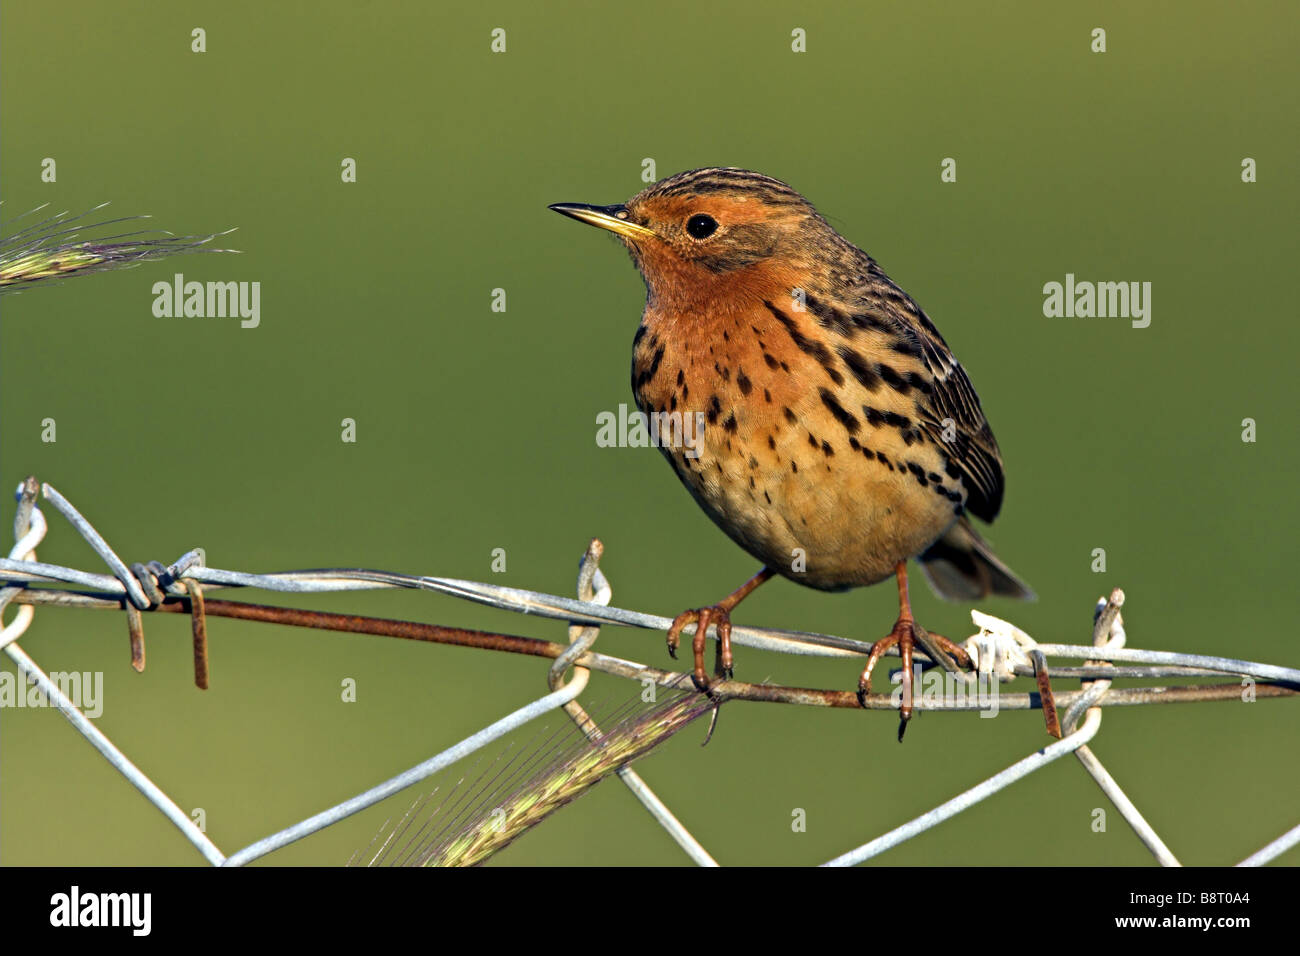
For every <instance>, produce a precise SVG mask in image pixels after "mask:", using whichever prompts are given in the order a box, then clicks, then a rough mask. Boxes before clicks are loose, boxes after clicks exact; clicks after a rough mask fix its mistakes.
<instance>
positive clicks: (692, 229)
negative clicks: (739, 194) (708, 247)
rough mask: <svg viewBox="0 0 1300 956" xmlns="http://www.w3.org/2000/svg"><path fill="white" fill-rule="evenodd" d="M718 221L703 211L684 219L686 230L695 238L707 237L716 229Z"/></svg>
mask: <svg viewBox="0 0 1300 956" xmlns="http://www.w3.org/2000/svg"><path fill="white" fill-rule="evenodd" d="M717 228H718V221H717V220H716V219H714V218H713V217H712V216H706V215H704V214H703V213H699V214H698V215H694V216H691V218H690V219H687V220H686V231H687V232H689V233H690V234H691V235H692V236H694V237H695V238H696V239H707V238H709V236H711V235H713V233H714V232H716V231H717Z"/></svg>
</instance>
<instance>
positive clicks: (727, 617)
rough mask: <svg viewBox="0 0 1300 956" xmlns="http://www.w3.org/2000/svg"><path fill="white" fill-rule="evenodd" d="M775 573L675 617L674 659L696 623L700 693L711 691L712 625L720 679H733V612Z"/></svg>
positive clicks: (671, 640)
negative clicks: (707, 652)
mask: <svg viewBox="0 0 1300 956" xmlns="http://www.w3.org/2000/svg"><path fill="white" fill-rule="evenodd" d="M775 573H776V572H774V571H773V570H772V569H771V568H763V569H762V570H761V571H759V572H758V573H757V574H756V575H754V576H753V577H752V578H750V579H749V580H748V581H746V582H745V583H744V584H742V585H741V586H740V587H738V588H736V590H734V591H732V592H731V593H730V594H728V595H727V596H726V597H725V598H723V599H722V600H721V601H719V602H718V603H717V604H713V605H710V606H709V607H701V608H696V609H694V610H690V611H683V612H682V613H681V614H678V615H677V617H675V618H673V624H672V627H670V628H669V629H668V653H669V654H670V655H672V657H673V658H676V657H677V644H678V642H679V641H680V639H681V635H682V629H683V628H684V627H686V625H687V624H691V623H694V624H695V639H694V640H693V641H692V642H691V649H692V650H693V651H694V652H695V670H694V671H692V673H691V680H693V681H694V682H695V686H696V687H697V688H698V689H699V690H701V691H705V692H707V691H708V689H709V678H708V675H707V674H706V673H705V672H704V641H705V637H706V636H707V635H708V633H709V624H710V623H712V624H713V625H714V626H715V627H716V628H717V629H718V658H717V663H718V666H717V671H718V676H720V677H730V676H731V675H732V671H733V667H732V663H733V662H732V657H731V612H732V610H733V609H734V608H735V607H736V605H737V604H739V603H740V602H741V601H743V600H745V598H747V597H749V594H750V592H752V591H753V590H754V589H755V588H756V587H758V586H759V585H760V584H762V583H763V582H764V581H766V580H768V578H770V577H772V575H773V574H775Z"/></svg>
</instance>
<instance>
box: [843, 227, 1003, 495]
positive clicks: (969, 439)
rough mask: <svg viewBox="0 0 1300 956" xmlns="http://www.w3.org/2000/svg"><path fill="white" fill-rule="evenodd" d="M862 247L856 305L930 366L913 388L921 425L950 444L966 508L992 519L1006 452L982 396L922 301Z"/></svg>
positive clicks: (937, 439)
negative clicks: (925, 381) (924, 380)
mask: <svg viewBox="0 0 1300 956" xmlns="http://www.w3.org/2000/svg"><path fill="white" fill-rule="evenodd" d="M858 252H859V255H860V257H861V258H859V259H858V261H857V262H855V263H854V265H855V266H857V269H856V270H855V271H857V272H858V277H857V278H858V279H859V281H858V282H856V283H854V285H853V287H852V289H851V292H850V296H849V298H850V299H851V301H852V306H853V308H854V309H856V310H858V311H859V312H860V314H861V315H862V317H863V319H864V320H865V321H867V322H868V323H873V324H874V323H879V324H886V325H888V326H890V327H891V329H892V331H893V332H894V334H895V335H896V336H898V338H899V340H900V342H901V343H903V345H901V346H895V348H897V349H898V350H899V351H902V352H907V353H910V354H912V355H913V356H914V357H915V358H916V359H917V360H918V361H919V362H920V363H921V364H922V365H924V367H925V369H926V370H927V371H928V372H929V376H930V380H929V386H930V387H929V388H928V389H925V388H921V389H917V390H914V392H913V396H914V398H915V400H916V410H917V417H918V419H919V424H920V426H921V429H922V430H923V431H924V432H925V433H926V435H927V436H929V438H930V439H931V440H932V441H935V442H936V443H939V445H940V447H946V448H947V449H949V458H950V460H951V462H952V463H953V465H955V466H956V468H957V469H958V470H959V471H960V472H961V477H962V482H963V484H964V485H965V488H966V491H967V499H966V510H968V511H969V512H970V513H971V514H973V515H975V516H976V517H979V518H982V519H984V520H985V521H992V520H993V519H994V518H995V517H996V516H997V513H998V510H999V509H1000V508H1001V507H1002V492H1003V487H1004V478H1003V474H1002V455H1001V453H1000V452H999V451H998V443H997V441H996V440H995V439H994V437H993V431H992V429H990V428H989V423H988V421H987V420H986V419H985V418H984V411H983V409H981V408H980V400H979V396H978V395H976V394H975V388H974V386H972V385H971V382H970V379H969V378H968V377H967V375H966V370H965V369H963V368H962V367H961V364H960V363H958V361H957V359H956V358H954V357H953V354H952V352H951V351H950V350H949V349H948V344H947V343H946V342H944V340H943V336H941V335H940V334H939V330H938V329H936V328H935V327H934V323H933V322H931V321H930V319H929V318H928V317H927V316H926V314H925V313H924V312H922V311H921V308H920V306H918V305H917V304H916V303H915V302H914V301H912V298H911V296H909V295H908V294H907V293H906V292H904V291H903V290H902V289H900V288H899V287H898V286H896V285H895V284H894V283H893V281H892V280H890V278H889V277H888V276H886V275H885V273H884V272H883V271H882V270H881V269H880V267H879V266H878V265H876V263H875V261H874V260H872V259H871V258H870V257H869V256H867V255H866V253H863V252H861V250H858Z"/></svg>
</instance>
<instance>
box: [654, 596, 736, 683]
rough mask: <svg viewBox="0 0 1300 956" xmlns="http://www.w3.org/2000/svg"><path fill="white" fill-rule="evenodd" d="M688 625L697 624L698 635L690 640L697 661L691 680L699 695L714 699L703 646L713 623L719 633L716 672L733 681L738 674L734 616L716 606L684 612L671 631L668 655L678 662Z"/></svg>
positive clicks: (675, 620) (674, 619) (678, 617)
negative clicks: (733, 645)
mask: <svg viewBox="0 0 1300 956" xmlns="http://www.w3.org/2000/svg"><path fill="white" fill-rule="evenodd" d="M687 624H694V625H695V634H694V636H693V637H692V639H691V650H692V651H693V652H694V658H695V667H694V669H693V670H692V671H691V681H692V682H693V683H694V684H695V687H696V689H697V690H698V691H699V692H700V693H702V694H709V695H710V696H712V694H711V692H710V688H711V687H712V682H711V681H710V680H709V676H708V674H707V672H706V671H705V670H704V645H705V641H706V639H707V637H708V633H709V625H710V624H713V625H714V626H715V627H716V628H717V631H718V659H717V667H716V672H717V675H718V676H719V677H721V678H723V679H730V678H731V677H732V675H733V674H734V673H735V666H734V663H733V661H732V657H731V614H730V612H729V610H728V609H727V608H725V607H722V606H720V605H717V604H715V605H713V606H711V607H702V608H696V609H694V610H690V611H683V612H682V613H681V614H678V615H677V617H675V618H673V623H672V626H671V627H670V628H668V653H669V655H670V656H671V657H672V658H673V659H674V660H676V659H677V646H678V644H679V643H680V642H681V635H682V631H683V630H684V629H685V627H686V625H687Z"/></svg>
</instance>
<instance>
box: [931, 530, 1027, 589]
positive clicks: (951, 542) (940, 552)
mask: <svg viewBox="0 0 1300 956" xmlns="http://www.w3.org/2000/svg"><path fill="white" fill-rule="evenodd" d="M917 560H919V561H920V562H921V570H923V571H924V572H925V576H926V579H927V580H929V582H930V587H932V588H934V592H935V593H936V594H938V595H939V597H941V598H946V599H948V600H949V601H975V600H978V599H980V598H984V597H988V596H989V595H990V594H1002V595H1005V596H1007V597H1014V598H1022V599H1024V600H1026V601H1032V600H1034V599H1035V594H1034V592H1033V591H1031V590H1030V589H1029V585H1027V584H1025V582H1023V581H1021V580H1020V579H1019V578H1018V577H1016V574H1015V572H1014V571H1012V570H1011V569H1010V568H1009V567H1007V566H1006V565H1005V564H1003V563H1002V562H1001V561H1000V560H998V556H997V555H996V554H994V553H993V549H992V548H990V547H989V545H988V542H987V541H985V540H984V539H983V538H981V537H980V536H979V535H978V534H976V532H975V529H974V528H972V527H971V523H970V521H969V519H967V518H966V516H965V515H963V516H962V517H961V518H960V519H959V520H958V521H957V523H956V524H955V525H953V526H952V527H951V528H949V529H948V532H947V533H946V534H945V535H944V536H943V537H942V538H940V539H939V540H938V541H936V542H935V543H934V544H932V545H930V547H929V549H928V550H927V551H926V552H925V553H924V554H922V555H921V556H920V558H918V559H917Z"/></svg>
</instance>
